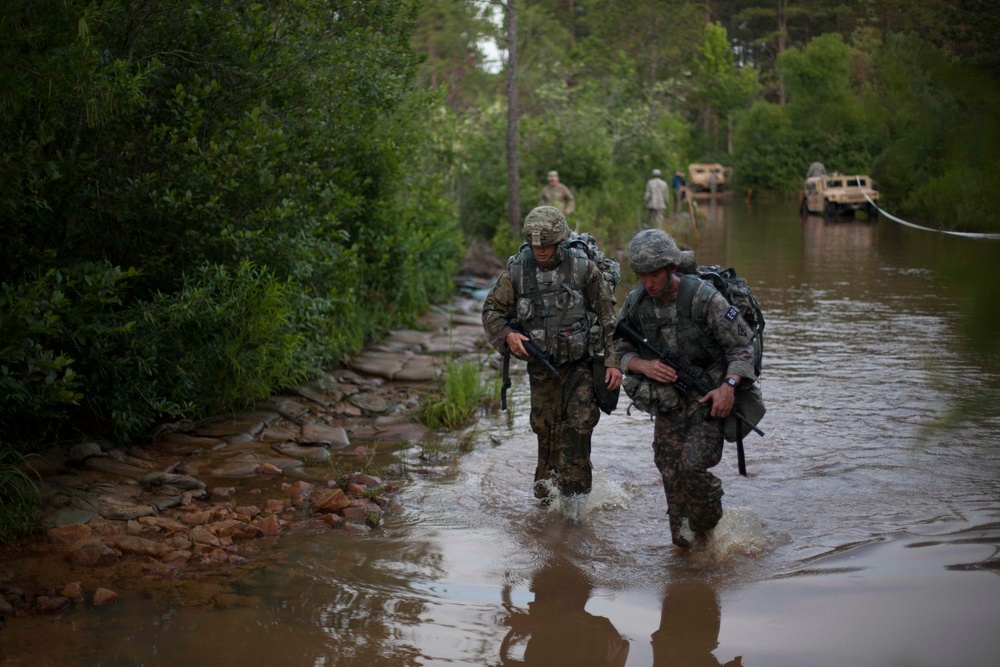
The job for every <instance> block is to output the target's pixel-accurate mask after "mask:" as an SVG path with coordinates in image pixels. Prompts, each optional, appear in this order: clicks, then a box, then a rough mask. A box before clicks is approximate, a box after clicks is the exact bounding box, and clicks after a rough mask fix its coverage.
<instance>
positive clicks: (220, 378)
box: [89, 262, 304, 438]
mask: <svg viewBox="0 0 1000 667" xmlns="http://www.w3.org/2000/svg"><path fill="white" fill-rule="evenodd" d="M287 294H288V287H287V286H286V285H285V284H283V283H279V282H278V281H276V280H275V279H274V278H273V277H272V276H271V275H270V274H269V273H268V272H267V271H266V270H265V269H262V268H260V267H257V266H255V265H253V264H251V263H249V262H243V263H242V264H240V265H239V266H238V267H236V268H235V269H229V268H227V267H224V266H218V265H215V266H205V267H203V268H201V269H199V270H197V271H194V272H192V273H191V274H190V275H188V276H187V277H186V278H185V281H184V285H183V287H182V289H181V290H180V291H179V292H177V293H174V294H160V295H158V296H156V297H155V298H154V299H152V300H151V301H148V302H142V303H139V304H137V305H136V306H135V307H133V308H132V309H130V311H129V313H128V316H129V318H130V319H131V320H132V322H133V325H132V326H130V327H129V329H128V331H127V333H125V334H123V335H122V336H120V337H119V339H118V340H117V341H116V342H115V343H114V344H117V345H119V346H121V348H122V349H121V350H120V353H119V354H118V355H111V354H109V352H110V350H104V351H103V354H102V355H101V356H102V357H103V358H104V359H105V360H106V362H105V363H103V364H100V365H99V366H95V367H94V368H93V369H92V373H93V375H92V377H91V378H90V379H91V386H90V388H91V390H92V392H93V393H92V395H91V397H90V399H89V403H90V405H91V407H92V409H93V411H94V413H95V414H97V415H98V416H99V417H100V418H102V420H103V421H104V422H105V423H106V424H108V425H110V428H111V430H112V431H113V432H114V433H115V434H116V435H117V436H118V437H120V438H127V437H129V436H131V435H135V434H137V433H140V432H142V431H143V430H145V429H147V428H148V427H149V426H150V425H151V424H152V423H154V421H156V420H157V419H159V418H162V417H164V416H175V417H176V416H180V415H187V416H205V415H209V414H213V413H218V412H225V411H231V410H236V409H240V408H243V407H246V406H247V405H250V404H252V403H253V402H254V401H256V400H259V399H261V398H265V397H266V396H268V395H270V393H271V392H272V391H273V390H274V389H275V388H279V387H285V386H289V385H291V384H293V383H295V382H297V381H299V380H301V379H302V378H303V377H304V369H303V367H302V366H301V365H300V364H299V363H297V362H298V359H297V356H296V355H297V352H298V349H299V345H300V341H301V337H300V336H299V335H298V334H296V333H294V332H293V331H292V329H291V324H290V317H289V309H288V307H287V305H286V296H287ZM114 344H112V345H114Z"/></svg>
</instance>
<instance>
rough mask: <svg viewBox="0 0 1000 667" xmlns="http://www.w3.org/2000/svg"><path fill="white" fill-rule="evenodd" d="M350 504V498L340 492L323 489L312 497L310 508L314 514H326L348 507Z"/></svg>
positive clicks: (338, 490)
mask: <svg viewBox="0 0 1000 667" xmlns="http://www.w3.org/2000/svg"><path fill="white" fill-rule="evenodd" d="M350 504H351V500H350V498H348V497H347V494H345V493H344V492H343V491H342V490H340V489H323V490H321V491H317V492H316V493H315V495H314V496H313V502H312V508H313V511H314V512H319V513H321V514H327V513H330V512H336V511H338V510H341V509H343V508H345V507H348V506H349V505H350Z"/></svg>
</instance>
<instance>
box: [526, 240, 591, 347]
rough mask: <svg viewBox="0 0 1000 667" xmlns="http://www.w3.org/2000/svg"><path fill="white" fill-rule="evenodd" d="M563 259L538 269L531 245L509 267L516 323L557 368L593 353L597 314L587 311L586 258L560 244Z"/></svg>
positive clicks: (577, 250) (576, 250)
mask: <svg viewBox="0 0 1000 667" xmlns="http://www.w3.org/2000/svg"><path fill="white" fill-rule="evenodd" d="M558 252H560V253H562V261H561V262H560V263H559V264H558V265H557V266H555V267H553V268H551V269H542V268H541V267H539V266H538V261H537V260H536V259H535V255H534V254H533V253H532V252H531V248H530V247H525V248H522V249H521V251H520V252H518V254H516V255H514V256H513V257H512V258H511V261H510V264H509V269H510V277H511V281H512V282H513V285H514V293H515V294H516V295H517V319H518V320H519V321H520V322H521V324H522V325H523V326H524V329H525V331H526V332H527V333H528V336H529V337H531V339H532V341H534V342H535V344H536V345H538V347H540V348H541V349H542V351H544V352H545V353H546V354H547V355H548V356H549V359H551V360H552V362H553V363H554V364H556V365H560V364H567V363H570V362H573V361H577V360H579V359H583V358H584V357H586V356H588V355H592V354H593V345H592V337H593V332H592V329H593V328H594V327H595V325H596V324H597V314H596V313H594V312H592V311H591V310H590V309H588V308H587V300H586V297H585V296H584V294H583V289H584V287H585V286H586V284H587V263H588V262H589V261H590V259H589V258H588V257H587V254H586V253H585V252H584V251H583V250H580V249H578V248H571V247H567V246H564V245H563V246H560V247H559V250H558Z"/></svg>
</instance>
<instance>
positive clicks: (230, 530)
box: [205, 519, 246, 538]
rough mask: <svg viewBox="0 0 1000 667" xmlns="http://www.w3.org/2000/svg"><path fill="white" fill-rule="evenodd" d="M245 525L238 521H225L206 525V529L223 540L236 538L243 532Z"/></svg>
mask: <svg viewBox="0 0 1000 667" xmlns="http://www.w3.org/2000/svg"><path fill="white" fill-rule="evenodd" d="M245 525H246V524H244V523H243V522H242V521H239V520H238V519H223V520H222V521H216V522H214V523H208V524H205V528H206V529H208V530H209V531H211V532H212V533H213V534H214V535H218V536H219V537H220V538H221V537H234V536H235V535H236V534H237V533H239V532H241V531H242V530H243V528H244V526H245Z"/></svg>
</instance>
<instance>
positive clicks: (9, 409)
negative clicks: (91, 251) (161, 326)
mask: <svg viewBox="0 0 1000 667" xmlns="http://www.w3.org/2000/svg"><path fill="white" fill-rule="evenodd" d="M137 274H138V272H137V271H135V270H134V269H130V270H128V271H122V270H121V269H119V268H117V267H111V266H110V265H108V264H106V263H93V264H91V263H83V264H77V265H74V266H71V267H66V268H62V269H55V268H53V269H48V270H42V269H36V270H35V271H32V272H29V273H28V274H26V275H25V277H24V280H23V281H22V282H20V283H17V284H15V283H4V284H3V286H2V291H3V294H2V298H3V308H2V309H0V432H3V433H5V434H6V436H7V437H8V438H9V439H11V440H13V441H25V442H37V441H38V440H40V439H41V438H44V437H46V436H48V435H51V434H53V433H54V432H56V431H57V430H58V428H59V427H60V426H61V425H62V424H61V422H62V420H65V419H66V418H67V417H68V416H69V415H70V414H73V413H74V412H75V411H76V410H77V407H76V406H78V405H79V404H80V402H81V400H82V399H84V397H85V396H86V394H87V393H88V378H87V377H86V376H87V369H89V368H92V367H94V366H95V365H97V364H99V363H100V361H101V358H100V357H99V356H98V357H97V358H93V357H92V353H93V352H94V350H95V347H96V349H97V351H98V353H100V349H101V348H102V347H103V346H104V345H105V344H106V343H107V341H109V340H112V339H113V338H114V337H115V336H118V335H122V334H124V332H125V331H126V329H127V327H124V326H121V325H119V324H118V323H117V322H118V320H117V317H116V315H115V312H116V309H117V308H120V305H121V302H122V299H123V295H124V293H125V290H126V287H127V285H128V283H129V281H130V280H132V279H134V278H135V277H136V275H137Z"/></svg>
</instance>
